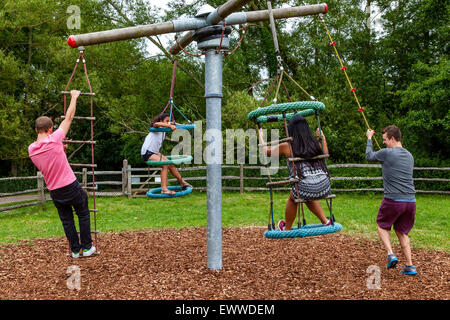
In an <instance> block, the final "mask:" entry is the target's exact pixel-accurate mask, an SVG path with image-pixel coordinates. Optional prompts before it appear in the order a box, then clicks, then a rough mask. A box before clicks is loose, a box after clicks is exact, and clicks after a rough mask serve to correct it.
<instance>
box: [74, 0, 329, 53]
mask: <svg viewBox="0 0 450 320" xmlns="http://www.w3.org/2000/svg"><path fill="white" fill-rule="evenodd" d="M248 2H250V1H249V0H230V1H228V2H227V3H225V4H223V5H222V6H220V7H219V8H218V9H216V10H215V11H213V12H212V13H210V14H209V15H208V16H207V17H206V18H204V17H203V18H201V17H199V18H187V19H180V20H174V21H169V22H163V23H156V24H149V25H140V26H135V27H127V28H120V29H112V30H106V31H98V32H91V33H84V34H78V35H71V36H70V37H69V39H68V40H67V43H68V44H69V45H70V46H71V47H73V48H77V47H80V46H89V45H94V44H101V43H108V42H115V41H122V40H129V39H136V38H141V37H148V36H155V35H160V34H167V33H173V32H183V31H190V30H196V29H199V28H203V27H206V26H208V25H212V24H217V23H219V22H220V21H223V20H225V22H226V24H227V25H234V24H243V23H247V22H256V21H265V20H269V11H268V10H261V11H250V12H238V13H232V12H233V11H232V10H237V9H239V8H241V7H242V6H243V5H245V4H247V3H248ZM327 10H328V6H327V5H326V4H317V5H311V6H302V7H291V8H281V9H273V10H272V11H273V16H274V18H275V19H284V18H293V17H300V16H306V15H313V14H319V13H326V12H327ZM190 42H192V32H189V33H188V34H187V35H185V36H184V37H183V38H182V39H181V41H180V44H181V45H182V46H183V47H185V46H186V45H188V44H189V43H190ZM180 50H181V49H180V48H179V47H178V44H175V45H174V46H173V47H172V48H171V49H170V52H171V53H172V54H177V53H178V52H180Z"/></svg>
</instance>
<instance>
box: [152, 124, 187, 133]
mask: <svg viewBox="0 0 450 320" xmlns="http://www.w3.org/2000/svg"><path fill="white" fill-rule="evenodd" d="M175 127H177V129H178V130H193V129H195V124H193V123H191V124H177V125H176V126H175ZM149 131H150V132H170V131H172V129H170V128H168V127H158V128H156V127H151V128H150V129H149Z"/></svg>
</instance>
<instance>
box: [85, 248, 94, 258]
mask: <svg viewBox="0 0 450 320" xmlns="http://www.w3.org/2000/svg"><path fill="white" fill-rule="evenodd" d="M94 252H95V247H94V246H92V247H91V248H90V249H84V250H83V257H89V256H91V255H92V254H94Z"/></svg>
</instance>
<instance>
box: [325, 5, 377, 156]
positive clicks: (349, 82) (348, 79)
mask: <svg viewBox="0 0 450 320" xmlns="http://www.w3.org/2000/svg"><path fill="white" fill-rule="evenodd" d="M319 18H320V21H322V24H323V26H324V27H325V30H326V32H327V34H328V38H329V39H330V46H331V47H333V49H334V52H335V54H336V57H337V58H338V60H339V63H340V65H341V71H344V75H345V78H346V79H347V82H348V85H349V86H350V92H351V93H353V97H354V98H355V101H356V104H357V105H358V111H359V112H360V113H361V115H362V117H363V119H364V122H365V124H366V126H367V129H371V128H370V126H369V122H368V121H367V118H366V115H365V114H364V108H363V107H361V104H360V103H359V100H358V96H357V95H356V88H355V87H353V85H352V82H351V81H350V77H349V76H348V74H347V67H346V66H344V63H343V62H342V59H341V56H340V55H339V52H338V50H337V49H336V41H333V38H332V37H331V34H330V31H329V30H328V27H327V25H326V23H325V19H324V17H323V14H321V13H320V14H319ZM373 139H374V140H375V143H376V144H377V146H378V148H379V149H381V147H380V145H379V144H378V141H377V139H376V138H375V137H373Z"/></svg>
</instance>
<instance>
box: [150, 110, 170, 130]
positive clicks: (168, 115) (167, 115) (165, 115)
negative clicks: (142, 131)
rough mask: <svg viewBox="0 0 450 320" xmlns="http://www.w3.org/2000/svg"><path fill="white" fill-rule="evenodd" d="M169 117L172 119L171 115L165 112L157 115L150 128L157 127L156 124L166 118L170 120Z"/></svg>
mask: <svg viewBox="0 0 450 320" xmlns="http://www.w3.org/2000/svg"><path fill="white" fill-rule="evenodd" d="M168 117H170V114H168V113H165V112H163V113H160V114H159V115H157V116H156V117H154V118H153V120H152V122H150V126H149V127H150V128H152V127H153V126H154V125H155V123H157V122H161V121H163V120H164V119H165V118H168Z"/></svg>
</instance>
